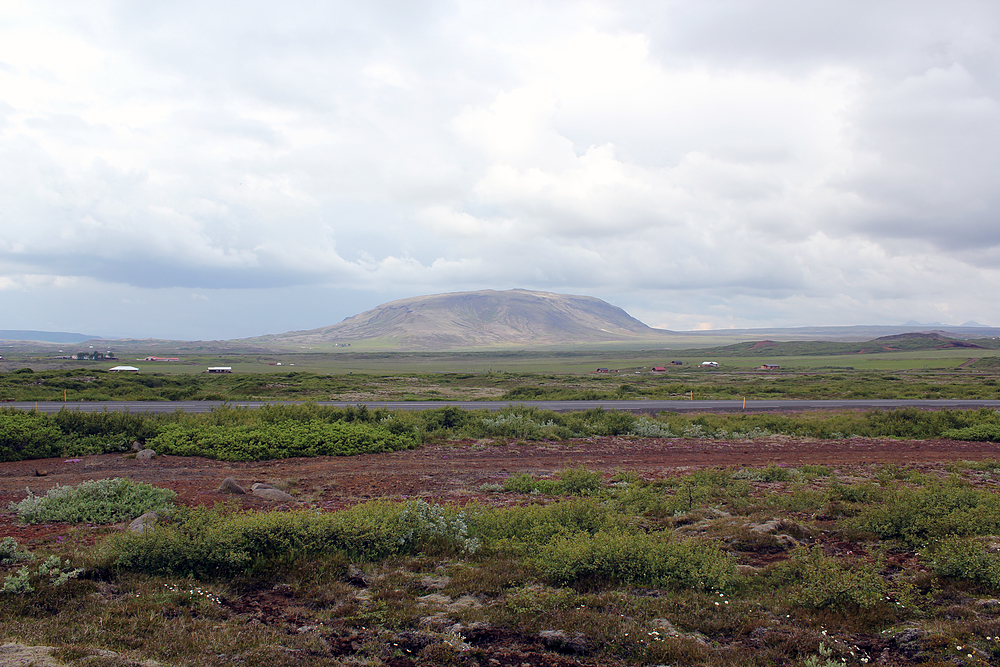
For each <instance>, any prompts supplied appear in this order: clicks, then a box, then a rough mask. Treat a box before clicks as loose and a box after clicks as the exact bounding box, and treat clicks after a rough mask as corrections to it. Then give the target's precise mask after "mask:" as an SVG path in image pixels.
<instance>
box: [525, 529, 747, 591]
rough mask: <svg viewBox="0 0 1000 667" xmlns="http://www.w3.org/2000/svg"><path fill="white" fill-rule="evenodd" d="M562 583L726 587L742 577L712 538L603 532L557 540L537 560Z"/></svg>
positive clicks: (548, 577) (551, 577) (550, 577)
mask: <svg viewBox="0 0 1000 667" xmlns="http://www.w3.org/2000/svg"><path fill="white" fill-rule="evenodd" d="M536 562H537V565H538V567H539V569H540V571H541V572H542V574H543V576H544V577H545V579H546V580H548V581H550V582H552V583H555V584H560V585H573V586H578V587H580V586H582V587H588V586H595V585H597V586H606V585H608V584H628V585H642V586H657V587H663V588H671V589H695V590H707V589H712V588H715V589H723V588H726V587H728V586H731V585H732V584H733V583H735V581H736V579H737V570H736V562H735V560H734V559H733V557H732V556H731V555H729V554H727V553H726V552H724V551H723V550H722V549H720V548H719V546H718V545H717V544H715V543H713V542H710V541H708V540H698V539H691V540H682V539H678V538H673V539H671V537H670V536H669V535H665V534H646V533H633V532H624V531H602V532H599V533H596V534H594V535H591V534H588V533H581V534H576V535H570V536H566V537H562V538H559V539H556V540H553V541H552V542H551V543H550V544H548V545H547V546H546V547H544V548H543V549H542V550H541V553H540V554H539V556H538V558H537V559H536Z"/></svg>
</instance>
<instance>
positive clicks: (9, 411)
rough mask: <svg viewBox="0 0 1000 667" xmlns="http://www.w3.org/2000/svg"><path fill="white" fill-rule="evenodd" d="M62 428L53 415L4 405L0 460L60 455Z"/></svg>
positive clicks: (0, 411) (0, 415) (0, 437)
mask: <svg viewBox="0 0 1000 667" xmlns="http://www.w3.org/2000/svg"><path fill="white" fill-rule="evenodd" d="M61 439H62V431H61V430H60V429H59V426H58V424H56V423H55V421H54V420H53V419H52V417H51V416H49V415H46V414H42V413H37V412H25V411H23V410H14V409H13V408H2V409H0V461H23V460H25V459H43V458H49V457H52V456H59V452H60V447H59V444H60V440H61Z"/></svg>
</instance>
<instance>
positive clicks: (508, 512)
mask: <svg viewBox="0 0 1000 667" xmlns="http://www.w3.org/2000/svg"><path fill="white" fill-rule="evenodd" d="M466 517H467V521H468V525H469V534H470V535H472V536H474V537H477V538H479V540H480V541H481V542H482V544H483V547H484V548H485V549H487V550H491V551H494V552H497V553H508V554H512V555H524V554H531V553H536V552H537V549H538V548H539V547H541V546H544V545H546V544H548V543H549V542H551V541H552V540H553V539H555V538H557V537H559V536H562V535H573V534H577V533H588V534H592V533H596V532H597V531H599V530H601V529H604V528H610V527H616V526H618V525H620V523H621V521H622V518H621V516H620V515H618V514H617V513H616V512H614V510H613V509H611V508H610V507H608V506H607V505H605V504H604V503H599V502H597V501H595V500H590V499H588V500H567V501H563V502H557V503H553V504H551V505H528V506H526V507H508V508H503V509H483V508H467V509H466Z"/></svg>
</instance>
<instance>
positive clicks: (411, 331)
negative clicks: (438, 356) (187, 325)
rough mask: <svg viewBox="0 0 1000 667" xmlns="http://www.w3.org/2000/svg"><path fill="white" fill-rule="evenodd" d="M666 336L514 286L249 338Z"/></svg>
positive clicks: (435, 345) (431, 343)
mask: <svg viewBox="0 0 1000 667" xmlns="http://www.w3.org/2000/svg"><path fill="white" fill-rule="evenodd" d="M668 333H669V332H667V331H663V330H660V329H653V328H651V327H648V326H646V325H645V324H643V323H642V322H640V321H639V320H637V319H635V318H634V317H632V316H630V315H629V314H628V313H626V312H625V311H624V310H622V309H621V308H618V307H616V306H612V305H611V304H609V303H607V302H605V301H602V300H601V299H598V298H595V297H591V296H575V295H568V294H553V293H551V292H532V291H528V290H521V289H514V290H506V291H495V290H480V291H476V292H454V293H449V294H435V295H432V296H420V297H413V298H409V299H400V300H398V301H392V302H390V303H385V304H382V305H381V306H378V307H376V308H373V309H371V310H368V311H365V312H363V313H361V314H359V315H355V316H353V317H349V318H347V319H346V320H344V321H343V322H341V323H340V324H335V325H332V326H327V327H321V328H319V329H312V330H309V331H293V332H289V333H285V334H278V335H274V336H264V337H261V338H256V339H254V340H256V341H260V342H264V341H268V342H273V343H286V344H287V343H298V344H309V343H313V344H315V343H345V344H346V343H351V342H355V341H362V340H365V341H370V340H373V339H375V340H379V341H383V342H385V343H387V344H392V346H393V347H396V348H397V349H403V350H448V349H468V348H477V347H515V346H534V345H571V344H580V343H605V342H606V343H619V342H629V341H641V340H645V339H649V340H663V341H665V340H666V335H667V334H668Z"/></svg>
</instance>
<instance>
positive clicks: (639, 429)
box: [629, 417, 677, 438]
mask: <svg viewBox="0 0 1000 667" xmlns="http://www.w3.org/2000/svg"><path fill="white" fill-rule="evenodd" d="M629 435H637V436H639V437H642V438H676V437H677V436H676V435H675V434H674V432H673V431H671V430H670V425H669V424H662V423H660V422H658V421H655V420H653V419H649V418H648V417H639V418H638V419H636V420H635V422H634V423H633V424H632V428H631V430H630V431H629Z"/></svg>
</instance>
